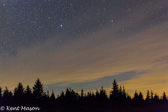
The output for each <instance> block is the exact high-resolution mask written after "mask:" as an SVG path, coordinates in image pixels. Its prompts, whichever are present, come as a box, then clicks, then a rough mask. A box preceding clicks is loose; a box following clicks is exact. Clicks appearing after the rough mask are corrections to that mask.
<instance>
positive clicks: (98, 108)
mask: <svg viewBox="0 0 168 112" xmlns="http://www.w3.org/2000/svg"><path fill="white" fill-rule="evenodd" d="M43 88H44V85H43V84H42V82H41V81H40V79H39V78H38V79H37V80H36V82H35V84H34V86H33V87H32V88H30V87H29V86H28V85H27V86H26V87H25V88H24V87H23V85H22V83H20V82H19V83H18V86H17V87H16V88H15V89H14V91H13V92H11V91H9V90H8V88H7V87H6V88H5V89H4V90H2V88H0V106H21V105H23V106H29V107H35V106H36V107H40V112H168V101H167V97H166V93H165V92H163V95H162V96H161V97H159V96H158V95H157V94H156V93H155V94H154V92H153V91H152V90H151V91H149V90H148V91H147V93H146V95H143V94H142V92H137V91H135V93H134V96H133V97H132V98H131V97H130V96H129V95H128V93H127V92H126V90H125V88H124V86H123V87H122V86H119V85H118V84H117V81H116V80H114V81H113V82H112V89H111V92H110V94H109V95H107V92H106V91H105V90H104V89H103V87H101V88H100V89H98V90H96V92H92V91H90V92H85V91H84V90H83V89H82V90H81V91H80V92H75V91H74V90H73V89H71V88H67V89H66V91H62V92H61V93H60V95H58V96H57V97H56V96H55V93H54V92H53V91H52V92H51V93H49V91H47V92H45V91H44V90H43ZM17 112H18V111H17Z"/></svg>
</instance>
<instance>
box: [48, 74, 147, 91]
mask: <svg viewBox="0 0 168 112" xmlns="http://www.w3.org/2000/svg"><path fill="white" fill-rule="evenodd" d="M145 73H147V71H141V72H137V71H129V72H124V73H120V74H116V75H113V76H110V75H109V76H105V77H102V78H98V79H95V80H92V81H86V82H76V83H73V82H72V83H71V82H60V83H54V84H48V85H46V86H45V89H46V90H55V92H56V94H59V93H61V91H62V90H65V89H66V88H69V87H71V88H74V89H75V90H76V91H80V90H81V89H84V90H85V91H89V90H95V89H99V88H100V87H102V86H103V87H104V88H110V87H111V85H112V82H113V80H114V79H116V80H117V82H122V81H127V80H130V79H133V78H136V77H140V76H141V75H143V74H145Z"/></svg>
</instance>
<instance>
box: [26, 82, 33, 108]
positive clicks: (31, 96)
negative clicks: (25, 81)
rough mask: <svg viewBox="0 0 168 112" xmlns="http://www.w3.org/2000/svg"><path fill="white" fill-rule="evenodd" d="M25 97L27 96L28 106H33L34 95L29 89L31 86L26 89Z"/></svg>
mask: <svg viewBox="0 0 168 112" xmlns="http://www.w3.org/2000/svg"><path fill="white" fill-rule="evenodd" d="M24 95H25V98H24V100H25V104H26V105H30V104H32V101H33V94H32V91H31V88H30V87H29V85H27V86H26V89H25V91H24Z"/></svg>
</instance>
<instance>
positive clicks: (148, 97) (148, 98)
mask: <svg viewBox="0 0 168 112" xmlns="http://www.w3.org/2000/svg"><path fill="white" fill-rule="evenodd" d="M149 100H150V93H149V90H148V91H147V95H146V101H149Z"/></svg>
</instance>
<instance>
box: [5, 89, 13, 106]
mask: <svg viewBox="0 0 168 112" xmlns="http://www.w3.org/2000/svg"><path fill="white" fill-rule="evenodd" d="M3 103H4V105H9V104H12V92H11V91H9V90H8V88H7V87H6V88H5V90H4V92H3Z"/></svg>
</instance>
